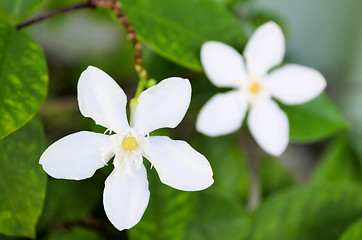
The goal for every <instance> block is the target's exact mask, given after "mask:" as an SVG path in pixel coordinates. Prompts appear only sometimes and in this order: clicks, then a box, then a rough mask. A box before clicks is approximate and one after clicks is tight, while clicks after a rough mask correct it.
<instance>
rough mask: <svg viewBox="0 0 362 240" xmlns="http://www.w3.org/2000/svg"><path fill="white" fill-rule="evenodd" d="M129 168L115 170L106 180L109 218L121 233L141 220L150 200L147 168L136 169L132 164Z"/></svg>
mask: <svg viewBox="0 0 362 240" xmlns="http://www.w3.org/2000/svg"><path fill="white" fill-rule="evenodd" d="M129 167H130V168H131V169H128V170H129V171H121V170H119V169H114V170H113V171H112V173H111V174H110V175H109V177H108V178H107V180H106V183H105V188H104V193H103V205H104V210H105V211H106V214H107V217H108V219H109V220H110V221H111V223H112V224H113V225H114V226H115V227H116V228H117V229H118V230H120V231H122V230H124V229H129V228H131V227H133V226H134V225H136V224H137V223H138V222H139V221H140V220H141V218H142V215H143V213H144V212H145V210H146V207H147V205H148V200H149V198H150V192H149V190H148V181H147V172H146V168H145V166H144V165H143V164H142V165H141V166H140V167H139V168H136V167H135V165H133V164H132V165H130V166H129Z"/></svg>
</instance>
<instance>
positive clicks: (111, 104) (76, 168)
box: [40, 67, 214, 230]
mask: <svg viewBox="0 0 362 240" xmlns="http://www.w3.org/2000/svg"><path fill="white" fill-rule="evenodd" d="M190 98H191V85H190V82H189V81H188V80H187V79H182V78H176V77H174V78H168V79H165V80H163V81H161V82H160V83H158V84H157V85H155V86H153V87H151V88H149V89H147V90H145V91H144V92H142V93H141V95H140V96H139V98H138V99H137V100H138V104H137V106H136V108H135V111H134V121H133V123H132V122H131V124H130V125H131V126H130V125H129V124H128V121H127V115H126V103H127V98H126V95H125V94H124V92H123V90H122V89H121V88H120V87H119V86H118V85H117V83H116V82H115V81H114V80H113V79H112V78H111V77H110V76H108V75H107V74H106V73H105V72H103V71H101V70H100V69H98V68H95V67H88V68H87V70H85V71H84V72H83V73H82V75H81V76H80V79H79V82H78V102H79V108H80V111H81V113H82V114H83V116H85V117H91V118H92V119H93V120H95V122H96V123H97V124H99V125H102V126H104V127H106V128H107V129H108V130H110V131H114V132H115V133H116V134H113V135H104V134H100V133H93V132H87V131H82V132H77V133H74V134H71V135H68V136H66V137H64V138H62V139H60V140H58V141H57V142H55V143H54V144H52V145H51V146H50V147H49V148H48V149H46V150H45V152H44V153H43V155H42V156H41V158H40V164H41V165H42V166H43V168H44V170H45V171H46V172H47V173H48V174H49V175H50V176H52V177H54V178H64V179H74V180H80V179H85V178H89V177H91V176H92V175H93V174H94V173H95V171H96V170H97V169H99V168H101V167H103V166H104V165H105V164H106V163H107V162H108V161H109V160H110V159H111V158H112V157H113V156H114V160H113V164H114V170H113V171H112V173H111V174H110V175H109V177H108V178H107V180H106V182H105V188H104V194H103V204H104V209H105V212H106V214H107V217H108V218H109V220H110V221H111V222H112V224H113V225H114V226H115V227H116V228H117V229H119V230H123V229H128V228H131V227H133V226H134V225H135V224H137V223H138V222H139V221H140V219H141V217H142V215H143V213H144V211H145V209H146V207H147V204H148V200H149V196H150V193H149V190H148V181H147V173H146V169H145V166H144V165H143V158H142V156H145V157H146V158H147V159H148V160H149V161H150V162H151V164H152V166H154V168H155V169H156V170H157V173H158V175H159V177H160V179H161V181H162V182H163V183H164V184H167V185H169V186H171V187H173V188H176V189H180V190H185V191H197V190H202V189H205V188H207V187H209V186H210V185H211V184H212V183H213V181H214V180H213V178H212V175H213V174H212V169H211V166H210V164H209V162H208V161H207V159H206V158H205V157H204V156H203V155H201V154H200V153H198V152H197V151H196V150H194V149H193V148H192V147H191V146H190V145H188V144H187V143H186V142H184V141H175V140H172V139H170V138H168V137H166V136H149V133H150V132H152V131H154V130H156V129H159V128H164V127H168V128H174V127H176V126H177V125H178V124H179V123H180V121H181V120H182V118H183V117H184V115H185V113H186V111H187V109H188V107H189V104H190Z"/></svg>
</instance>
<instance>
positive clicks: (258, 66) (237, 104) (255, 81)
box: [196, 22, 326, 156]
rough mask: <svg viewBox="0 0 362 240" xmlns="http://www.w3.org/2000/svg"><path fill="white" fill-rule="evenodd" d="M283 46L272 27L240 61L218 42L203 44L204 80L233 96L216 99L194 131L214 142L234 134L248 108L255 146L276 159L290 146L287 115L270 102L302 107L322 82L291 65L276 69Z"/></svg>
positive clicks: (221, 95)
mask: <svg viewBox="0 0 362 240" xmlns="http://www.w3.org/2000/svg"><path fill="white" fill-rule="evenodd" d="M284 52H285V40H284V36H283V33H282V31H281V29H280V27H279V26H278V25H277V24H275V23H274V22H268V23H266V24H264V25H262V26H260V27H259V28H258V29H257V30H256V31H255V33H254V34H253V35H252V36H251V38H250V40H249V42H248V43H247V45H246V47H245V50H244V58H245V65H244V59H243V57H242V56H241V55H240V54H239V53H238V52H237V51H236V50H235V49H233V48H232V47H230V46H228V45H225V44H223V43H221V42H215V41H211V42H206V43H205V44H203V46H202V49H201V62H202V65H203V67H204V69H205V72H206V75H207V76H208V77H209V79H210V80H211V82H212V83H213V84H214V85H215V86H217V87H232V88H235V90H232V91H229V92H226V93H219V94H216V95H215V96H214V97H212V98H211V99H210V100H209V101H208V102H207V103H206V104H205V106H204V107H203V108H202V109H201V111H200V114H199V116H198V119H197V123H196V127H197V129H198V131H200V132H202V133H204V134H206V135H209V136H219V135H224V134H228V133H231V132H234V131H236V130H238V129H239V128H240V127H241V125H242V122H243V119H244V117H245V115H246V112H247V109H248V108H250V110H249V114H248V119H247V123H248V126H249V130H250V132H251V134H252V135H253V137H254V138H255V140H256V142H257V143H258V144H259V145H260V146H261V147H262V148H263V149H264V150H265V151H266V152H268V153H269V154H272V155H275V156H279V155H281V154H282V153H283V152H284V150H285V148H286V147H287V145H288V142H289V123H288V118H287V116H286V114H285V113H284V112H283V111H282V110H281V109H280V108H279V106H278V105H277V103H276V102H274V101H273V100H272V97H273V98H275V99H277V100H279V101H280V102H282V103H284V104H289V105H295V104H301V103H305V102H307V101H309V100H311V99H313V98H315V97H316V96H318V95H319V94H320V93H321V92H322V91H323V90H324V88H325V87H326V80H325V79H324V77H323V76H322V74H321V73H319V72H318V71H316V70H314V69H311V68H308V67H305V66H300V65H296V64H287V65H284V66H282V67H280V68H278V69H276V70H273V71H272V72H270V73H268V71H269V70H270V69H272V68H273V67H276V66H277V65H279V64H281V62H282V60H283V57H284Z"/></svg>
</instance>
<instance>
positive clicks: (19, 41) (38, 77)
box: [0, 21, 48, 139]
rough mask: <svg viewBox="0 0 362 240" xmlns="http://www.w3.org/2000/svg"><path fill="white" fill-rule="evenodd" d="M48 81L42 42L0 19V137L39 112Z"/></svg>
mask: <svg viewBox="0 0 362 240" xmlns="http://www.w3.org/2000/svg"><path fill="white" fill-rule="evenodd" d="M47 83H48V73H47V66H46V63H45V58H44V55H43V52H42V50H41V49H40V47H39V45H38V44H37V43H36V42H35V41H34V40H32V39H31V38H30V37H29V36H27V35H26V34H24V33H22V32H20V31H17V30H15V29H13V28H12V27H11V26H10V25H8V24H7V23H5V22H2V21H0V86H1V87H0V139H1V138H2V137H4V136H6V135H8V134H9V133H11V132H13V131H15V130H16V129H18V128H20V127H21V126H23V125H24V124H25V123H26V122H27V121H29V120H30V119H31V118H32V117H33V116H34V115H35V113H36V112H37V110H38V109H39V108H40V106H41V104H42V103H43V101H44V99H45V96H46V92H47Z"/></svg>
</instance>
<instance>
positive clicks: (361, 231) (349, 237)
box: [339, 219, 362, 240]
mask: <svg viewBox="0 0 362 240" xmlns="http://www.w3.org/2000/svg"><path fill="white" fill-rule="evenodd" d="M339 239H340V240H361V239H362V219H360V220H359V221H357V222H355V223H354V224H352V225H351V226H350V227H348V228H347V230H346V231H344V233H343V234H342V236H341V237H340V238H339Z"/></svg>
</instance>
